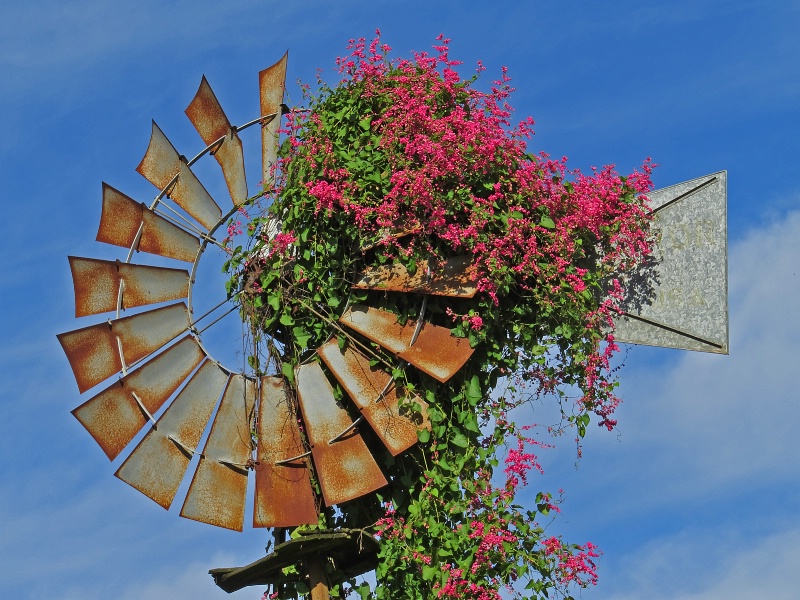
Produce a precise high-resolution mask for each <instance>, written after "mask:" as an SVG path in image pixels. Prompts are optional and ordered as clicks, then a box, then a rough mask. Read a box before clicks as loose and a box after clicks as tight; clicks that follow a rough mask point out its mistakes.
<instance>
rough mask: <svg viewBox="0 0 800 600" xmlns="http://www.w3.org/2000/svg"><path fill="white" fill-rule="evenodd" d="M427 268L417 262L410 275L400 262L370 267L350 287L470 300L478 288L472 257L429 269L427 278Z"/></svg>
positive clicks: (453, 260)
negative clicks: (413, 271) (414, 269)
mask: <svg viewBox="0 0 800 600" xmlns="http://www.w3.org/2000/svg"><path fill="white" fill-rule="evenodd" d="M428 266H429V263H428V261H426V260H423V261H419V262H418V264H417V270H416V272H415V273H414V274H413V275H410V274H409V272H408V269H406V268H405V267H404V266H403V265H402V264H400V263H399V262H396V263H394V264H392V265H383V266H378V267H371V268H368V269H365V270H364V272H363V273H362V274H361V278H360V279H359V280H358V281H356V283H355V285H353V287H354V288H359V289H368V290H386V291H390V292H417V293H421V294H434V295H436V296H457V297H462V298H472V297H473V296H474V295H475V293H476V291H477V288H476V287H475V283H474V278H475V273H474V268H473V267H472V258H471V257H469V256H457V257H455V258H449V259H447V260H445V261H444V262H443V263H442V265H441V266H440V267H439V268H438V269H432V270H431V273H430V277H429V276H428Z"/></svg>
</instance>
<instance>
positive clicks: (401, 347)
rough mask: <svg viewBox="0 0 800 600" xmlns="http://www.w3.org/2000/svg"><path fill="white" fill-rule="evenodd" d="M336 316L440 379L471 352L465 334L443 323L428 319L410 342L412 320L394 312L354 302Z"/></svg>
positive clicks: (412, 333)
mask: <svg viewBox="0 0 800 600" xmlns="http://www.w3.org/2000/svg"><path fill="white" fill-rule="evenodd" d="M339 320H340V321H341V322H342V323H344V324H345V325H347V326H348V327H350V328H351V329H353V330H355V331H357V332H359V333H360V334H362V335H364V336H366V337H367V338H369V339H370V340H372V341H373V342H375V343H377V344H380V345H381V346H383V347H384V348H386V349H387V350H389V351H390V352H392V353H394V354H395V355H397V356H398V357H400V358H402V359H403V360H406V361H408V362H410V363H411V364H412V365H414V366H415V367H417V368H418V369H420V370H421V371H423V372H424V373H427V374H428V375H430V376H431V377H433V378H435V379H438V380H439V381H441V382H445V381H447V380H448V379H450V378H451V377H452V376H453V375H455V374H456V373H457V372H458V370H459V369H460V368H461V367H463V366H464V363H465V362H467V360H468V359H469V357H470V356H472V352H473V349H472V348H471V347H470V345H469V341H468V340H467V339H466V338H457V337H455V336H454V335H453V334H452V333H450V330H449V329H447V328H446V327H439V326H438V325H432V324H430V323H425V324H424V325H423V326H422V329H421V330H420V332H419V335H418V336H417V340H416V341H415V342H414V345H413V346H412V345H411V340H412V339H413V338H414V330H415V328H416V322H414V321H408V322H407V323H406V324H405V325H401V324H400V323H398V322H397V317H396V316H395V315H393V314H392V313H390V312H387V311H384V310H380V309H377V308H371V307H367V306H362V305H357V304H356V305H353V306H352V307H351V308H350V309H348V310H347V312H345V313H344V314H343V315H342V316H341V318H340V319H339Z"/></svg>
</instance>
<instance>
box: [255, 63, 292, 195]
mask: <svg viewBox="0 0 800 600" xmlns="http://www.w3.org/2000/svg"><path fill="white" fill-rule="evenodd" d="M288 60H289V53H288V52H287V53H286V54H284V55H283V58H281V59H280V60H279V61H278V62H276V63H275V64H274V65H272V66H271V67H268V68H266V69H264V70H263V71H261V72H260V73H259V74H258V87H259V90H260V93H261V115H262V116H266V115H271V114H274V113H277V114H276V115H275V118H274V119H272V120H271V121H270V122H269V123H267V124H266V125H263V126H262V127H261V157H262V167H263V171H264V173H263V178H264V179H263V183H264V185H265V186H266V185H267V184H272V183H274V181H275V173H274V167H275V162H276V161H277V160H278V129H280V126H281V104H283V92H284V90H285V89H286V63H287V61H288Z"/></svg>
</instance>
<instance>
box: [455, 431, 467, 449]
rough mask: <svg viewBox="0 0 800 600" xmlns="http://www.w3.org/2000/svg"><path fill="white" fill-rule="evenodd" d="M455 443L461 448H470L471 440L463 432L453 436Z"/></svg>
mask: <svg viewBox="0 0 800 600" xmlns="http://www.w3.org/2000/svg"><path fill="white" fill-rule="evenodd" d="M453 444H454V445H456V446H458V447H459V448H469V440H468V439H467V438H466V436H465V435H464V434H463V433H457V434H456V435H455V437H454V438H453Z"/></svg>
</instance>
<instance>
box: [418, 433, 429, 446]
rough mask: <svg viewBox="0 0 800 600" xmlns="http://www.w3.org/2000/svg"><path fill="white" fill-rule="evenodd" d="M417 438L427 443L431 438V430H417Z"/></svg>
mask: <svg viewBox="0 0 800 600" xmlns="http://www.w3.org/2000/svg"><path fill="white" fill-rule="evenodd" d="M417 439H418V440H419V441H420V442H422V443H423V444H427V443H428V441H429V440H430V439H431V432H430V431H428V430H427V429H419V430H417Z"/></svg>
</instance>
